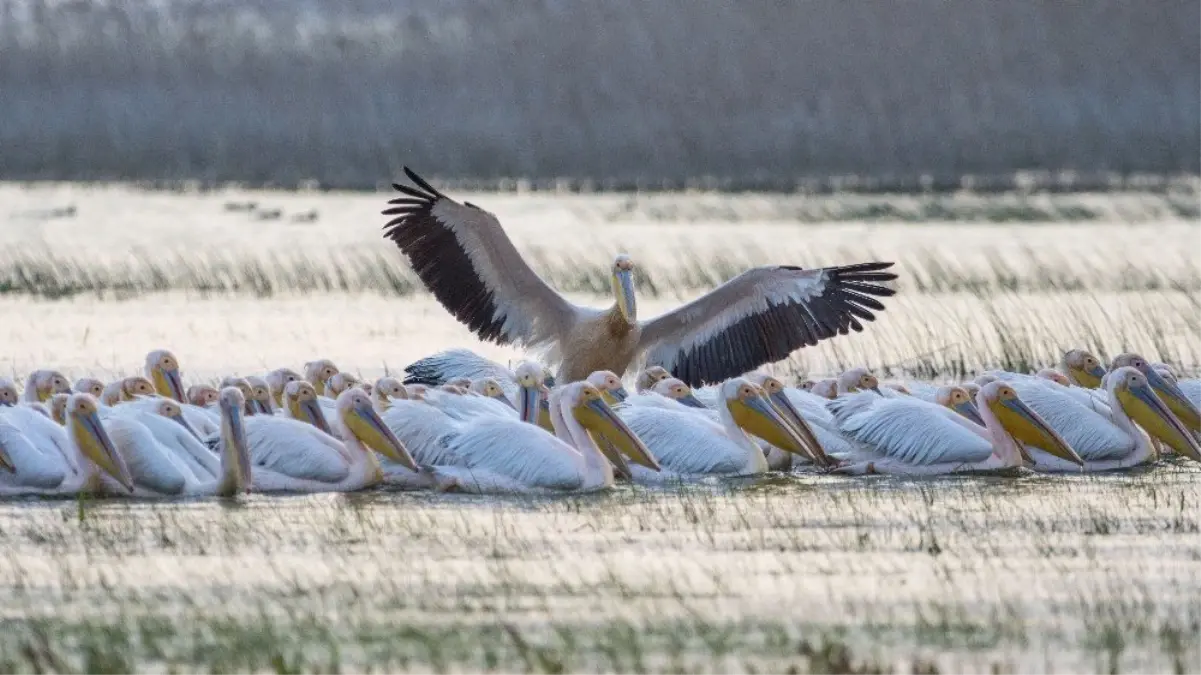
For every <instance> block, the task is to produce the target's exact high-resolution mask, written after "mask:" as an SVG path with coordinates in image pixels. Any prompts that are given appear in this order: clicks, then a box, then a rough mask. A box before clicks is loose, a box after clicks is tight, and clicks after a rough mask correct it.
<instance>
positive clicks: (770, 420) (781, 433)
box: [727, 396, 817, 461]
mask: <svg viewBox="0 0 1201 675" xmlns="http://www.w3.org/2000/svg"><path fill="white" fill-rule="evenodd" d="M727 405H728V407H729V409H730V414H731V415H733V417H734V422H735V424H737V425H738V426H739V427H741V428H742V429H743V430H744V431H746V432H748V433H750V434H752V435H754V436H758V437H759V438H762V439H763V440H765V441H767V442H768V443H771V444H772V445H774V446H776V447H777V448H780V449H782V450H787V451H788V452H792V453H795V454H798V455H803V456H806V457H812V454H811V453H810V452H809V451H807V450H805V449H804V448H805V442H804V441H802V440H801V438H800V437H799V436H798V435H797V431H796V429H794V428H793V427H792V425H791V424H789V423H788V422H785V421H784V418H783V417H781V416H780V413H779V411H777V410H776V408H775V406H773V405H772V404H771V403H769V402H768V400H767V399H765V398H763V397H762V396H755V397H752V398H746V399H738V400H735V401H730V402H729V403H728V404H727ZM814 461H817V460H816V458H814Z"/></svg>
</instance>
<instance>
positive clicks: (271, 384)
mask: <svg viewBox="0 0 1201 675" xmlns="http://www.w3.org/2000/svg"><path fill="white" fill-rule="evenodd" d="M264 379H266V380H267V387H268V388H269V389H270V390H271V400H272V401H274V402H275V407H276V408H282V407H283V405H284V398H283V397H284V386H285V385H287V384H288V383H289V382H295V381H296V380H303V379H304V378H303V377H301V376H300V373H298V372H296V371H295V370H292V369H291V368H276V369H275V370H273V371H271V372H269V373H267V377H266V378H264Z"/></svg>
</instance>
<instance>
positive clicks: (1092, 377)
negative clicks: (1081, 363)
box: [1071, 363, 1105, 389]
mask: <svg viewBox="0 0 1201 675" xmlns="http://www.w3.org/2000/svg"><path fill="white" fill-rule="evenodd" d="M1071 371H1072V373H1071V374H1072V379H1074V380H1076V381H1077V382H1079V383H1080V386H1082V387H1085V388H1087V389H1096V388H1097V387H1100V386H1101V380H1103V379H1104V378H1105V369H1104V368H1103V367H1101V364H1099V363H1098V364H1096V365H1094V366H1093V367H1092V368H1072V369H1071Z"/></svg>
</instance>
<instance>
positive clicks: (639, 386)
mask: <svg viewBox="0 0 1201 675" xmlns="http://www.w3.org/2000/svg"><path fill="white" fill-rule="evenodd" d="M669 377H671V373H669V372H667V369H666V368H664V367H663V366H650V367H648V368H646V369H645V370H643V371H642V372H640V373H638V378H637V379H635V380H634V391H636V392H638V393H639V394H641V393H642V392H644V391H648V390H650V389H651V387H654V386H655V383H656V382H658V381H659V380H666V379H667V378H669Z"/></svg>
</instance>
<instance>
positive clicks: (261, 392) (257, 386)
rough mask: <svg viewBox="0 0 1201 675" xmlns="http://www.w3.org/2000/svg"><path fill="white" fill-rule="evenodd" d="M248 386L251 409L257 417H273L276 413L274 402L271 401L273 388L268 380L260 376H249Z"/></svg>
mask: <svg viewBox="0 0 1201 675" xmlns="http://www.w3.org/2000/svg"><path fill="white" fill-rule="evenodd" d="M245 379H246V384H249V385H250V397H251V400H250V401H249V403H250V407H252V408H254V414H256V415H271V414H273V413H274V412H275V405H274V401H273V400H272V399H271V387H270V386H269V385H268V384H267V380H264V379H263V378H261V377H259V376H258V375H247V376H246V378H245Z"/></svg>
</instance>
